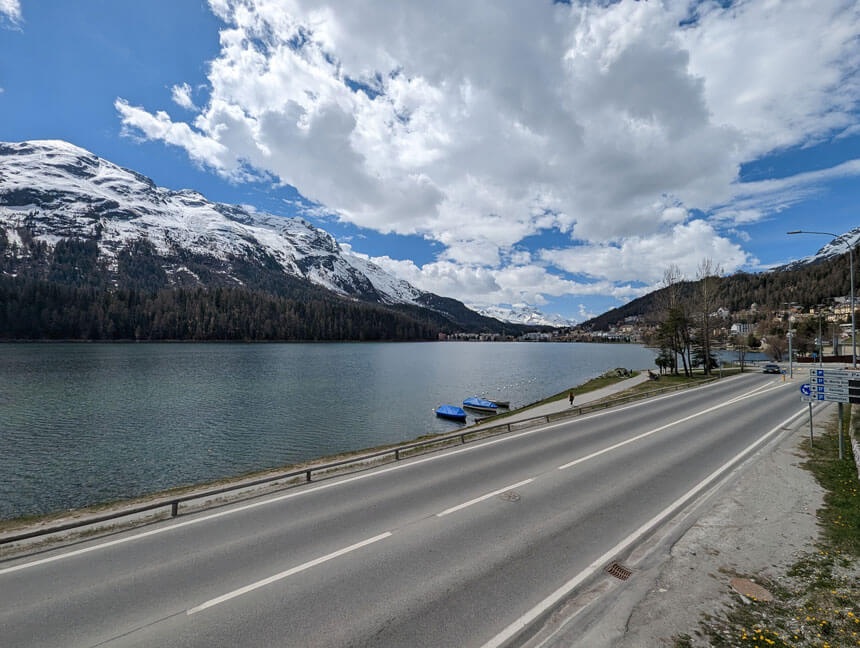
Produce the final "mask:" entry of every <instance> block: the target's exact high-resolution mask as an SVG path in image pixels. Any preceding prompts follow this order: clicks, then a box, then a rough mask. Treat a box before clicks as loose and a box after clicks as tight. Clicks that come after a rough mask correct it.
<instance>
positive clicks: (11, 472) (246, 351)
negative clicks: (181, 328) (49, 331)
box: [0, 342, 655, 519]
mask: <svg viewBox="0 0 860 648" xmlns="http://www.w3.org/2000/svg"><path fill="white" fill-rule="evenodd" d="M654 357H655V352H654V351H653V350H651V349H646V348H644V347H641V346H636V345H630V344H560V343H556V344H553V343H470V342H424V343H421V342H417V343H379V344H373V343H328V344H312V343H285V344H193V343H164V344H159V343H148V344H116V343H114V344H98V343H44V344H43V343H34V344H0V444H2V446H0V447H2V451H0V519H6V518H10V517H17V516H20V515H32V514H40V513H47V512H51V511H57V510H64V509H69V508H78V507H81V506H87V505H90V504H96V503H102V502H108V501H113V500H117V499H123V498H128V497H134V496H138V495H143V494H146V493H151V492H154V491H158V490H162V489H165V488H170V487H173V486H180V485H185V484H191V483H198V482H206V481H211V480H214V479H218V478H223V477H231V476H234V475H238V474H242V473H246V472H250V471H254V470H261V469H266V468H273V467H277V466H283V465H286V464H291V463H295V462H299V461H303V460H307V459H313V458H316V457H321V456H325V455H331V454H336V453H339V452H343V451H348V450H359V449H362V448H368V447H372V446H377V445H382V444H387V443H393V442H397V441H403V440H409V439H413V438H415V437H418V436H420V435H423V434H430V433H437V432H447V431H451V430H454V429H456V428H457V424H456V423H452V422H450V421H445V420H442V419H438V418H436V417H435V416H434V415H433V409H435V407H437V406H438V405H441V404H444V403H451V404H454V405H459V404H460V403H461V402H462V400H463V399H464V398H467V397H469V396H475V395H478V396H487V397H489V398H501V399H505V400H510V401H511V405H512V407H516V406H519V405H524V404H528V403H531V402H534V401H536V400H540V399H542V398H544V397H546V396H549V395H552V394H555V393H557V392H560V391H562V390H564V389H566V388H568V387H571V386H572V385H576V384H578V383H581V382H583V381H585V380H587V379H589V378H592V377H594V376H597V375H599V374H601V373H603V372H604V371H606V370H607V369H610V368H614V367H627V368H631V369H640V368H645V367H651V366H653V364H654V362H653V361H654ZM470 419H471V417H470Z"/></svg>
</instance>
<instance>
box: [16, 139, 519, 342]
mask: <svg viewBox="0 0 860 648" xmlns="http://www.w3.org/2000/svg"><path fill="white" fill-rule="evenodd" d="M0 237H2V238H0V262H2V265H0V275H2V276H5V277H7V278H16V277H18V278H24V277H26V278H28V280H38V281H49V282H50V281H62V282H66V283H69V282H72V283H74V284H75V285H77V286H79V287H80V286H91V287H92V286H100V287H111V286H112V288H113V289H126V288H131V289H134V290H145V291H149V292H155V291H159V290H164V289H187V290H193V289H194V288H199V287H210V288H213V287H219V286H220V287H222V288H225V289H230V288H237V289H243V290H249V291H263V292H266V293H269V294H272V295H274V296H278V297H290V298H292V296H294V295H296V294H308V295H312V296H313V299H328V298H329V297H328V296H327V295H329V294H330V295H331V296H332V297H337V298H340V299H345V300H347V301H356V302H361V303H367V304H376V305H377V306H379V307H381V308H391V309H394V312H397V313H400V314H401V316H403V317H406V318H409V319H410V320H416V319H417V320H420V321H424V322H427V323H428V326H430V329H427V330H428V331H432V330H436V329H438V330H440V331H443V330H446V331H450V330H471V331H483V330H486V331H490V332H497V331H501V330H508V331H510V330H511V329H512V325H510V324H507V323H503V322H500V321H498V320H494V319H492V318H487V317H484V316H482V315H480V314H478V313H475V312H474V311H471V310H470V309H468V308H467V307H466V306H465V305H463V304H462V303H461V302H458V301H456V300H453V299H450V298H445V297H441V296H438V295H434V294H432V293H428V292H425V291H422V290H419V289H417V288H415V287H414V286H412V285H411V284H409V283H408V282H406V281H403V280H400V279H398V278H396V277H393V276H392V275H390V274H388V273H387V272H385V271H384V270H383V269H382V268H380V267H379V266H376V265H375V264H373V263H372V262H370V261H368V260H366V259H363V258H361V257H359V256H356V255H353V254H349V253H347V252H346V251H344V250H343V249H342V248H341V247H340V245H339V244H338V243H337V241H336V240H335V239H334V237H333V236H331V234H329V233H328V232H325V231H324V230H322V229H319V228H317V227H315V226H313V225H312V224H311V223H309V222H308V221H306V220H304V219H302V218H286V217H280V216H275V215H272V214H267V213H263V212H257V211H255V210H253V209H251V208H248V207H243V206H238V205H227V204H224V203H217V202H212V201H209V200H208V199H206V198H205V196H203V195H202V194H200V193H199V192H197V191H194V190H191V189H182V190H178V191H175V190H171V189H167V188H164V187H159V186H157V185H156V184H155V183H154V182H153V181H152V180H151V179H150V178H148V177H146V176H144V175H142V174H140V173H138V172H136V171H133V170H130V169H125V168H123V167H120V166H118V165H116V164H113V163H112V162H109V161H108V160H105V159H103V158H100V157H99V156H97V155H95V154H93V153H91V152H89V151H87V150H85V149H82V148H80V147H77V146H75V145H74V144H71V143H68V142H65V141H62V140H33V141H26V142H0ZM71 242H77V243H76V244H75V245H72V244H71ZM58 268H61V270H59V269H58ZM84 269H85V271H84ZM84 275H86V276H84ZM297 282H298V283H297ZM303 282H304V283H307V284H309V286H312V287H313V289H311V288H310V287H308V288H303V287H302V283H303ZM431 322H432V324H430V323H431ZM419 328H420V327H419ZM401 329H402V330H407V329H409V326H404V327H401ZM416 330H417V329H416ZM422 330H424V329H422ZM520 330H522V329H521V328H520V329H518V328H517V327H516V326H514V327H513V332H515V333H516V332H520ZM425 332H426V331H425Z"/></svg>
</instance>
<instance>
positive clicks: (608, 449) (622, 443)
mask: <svg viewBox="0 0 860 648" xmlns="http://www.w3.org/2000/svg"><path fill="white" fill-rule="evenodd" d="M781 386H782V385H779V386H777V387H771V388H770V389H768V390H765V391H759V390H758V389H755V390H753V391H752V392H750V393H748V394H744V395H743V396H738V397H735V398H732V399H730V400H727V401H725V402H723V403H719V404H717V405H713V406H712V407H708V408H706V409H703V410H701V411H700V412H696V413H695V414H690V415H689V416H685V417H684V418H680V419H678V420H677V421H672V422H671V423H666V424H665V425H661V426H660V427H656V428H654V429H653V430H648V431H647V432H643V433H642V434H637V435H636V436H635V437H630V438H629V439H625V440H624V441H619V442H618V443H614V444H613V445H611V446H607V447H606V448H603V449H602V450H597V451H595V452H592V453H591V454H587V455H585V456H584V457H580V458H579V459H576V460H574V461H570V462H568V463H566V464H564V465H562V466H559V467H558V469H559V470H565V469H567V468H570V467H572V466H576V465H578V464H581V463H584V462H586V461H589V460H590V459H594V458H595V457H599V456H600V455H602V454H606V453H607V452H612V451H613V450H616V449H618V448H620V447H622V446H626V445H627V444H628V443H633V442H634V441H639V440H640V439H644V438H645V437H649V436H651V435H652V434H657V432H661V431H663V430H665V429H666V428H670V427H672V426H673V425H678V424H679V423H684V422H685V421H689V420H690V419H694V418H696V417H697V416H702V415H703V414H707V413H708V412H713V411H714V410H718V409H720V408H721V407H725V406H726V405H732V404H734V403H737V402H738V401H742V400H745V399H747V398H752V397H753V396H761V395H762V394H766V393H767V392H769V391H771V390H773V389H779V387H781Z"/></svg>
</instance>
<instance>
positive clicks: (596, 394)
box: [474, 369, 660, 427]
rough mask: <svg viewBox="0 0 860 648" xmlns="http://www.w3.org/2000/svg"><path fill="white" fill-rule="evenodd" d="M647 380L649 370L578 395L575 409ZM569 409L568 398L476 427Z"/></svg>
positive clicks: (656, 387) (656, 386)
mask: <svg viewBox="0 0 860 648" xmlns="http://www.w3.org/2000/svg"><path fill="white" fill-rule="evenodd" d="M647 380H648V370H647V369H643V370H641V373H640V374H639V375H638V376H634V377H633V378H628V379H627V380H622V381H620V382H617V383H615V384H613V385H607V386H606V387H601V388H600V389H595V390H594V391H590V392H588V393H586V394H577V395H576V398H575V400H574V401H573V408H574V409H575V408H577V407H581V406H583V405H586V404H587V403H593V402H595V401H599V400H602V399H604V398H606V397H608V396H612V395H614V394H618V393H620V392H623V391H625V390H627V389H630V388H631V387H635V386H636V385H639V384H641V383H643V382H647ZM654 384H655V387H654V389H659V388H660V385H659V382H657V383H654ZM569 409H571V406H570V402H569V401H568V400H567V398H562V399H561V400H558V401H553V402H552V403H546V404H545V405H538V406H537V407H531V408H529V409H520V410H512V412H511V414H510V415H508V416H505V417H504V418H500V419H496V418H495V417H492V418H491V419H490V420H488V421H487V422H486V423H480V424H478V425H476V426H474V427H486V426H490V425H497V424H499V423H516V422H517V421H524V420H526V419H530V418H538V417H541V416H546V415H547V414H555V413H557V412H564V411H567V410H569Z"/></svg>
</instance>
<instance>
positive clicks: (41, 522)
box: [0, 369, 644, 557]
mask: <svg viewBox="0 0 860 648" xmlns="http://www.w3.org/2000/svg"><path fill="white" fill-rule="evenodd" d="M613 371H615V370H614V369H613V370H609V371H607V372H605V373H604V374H601V376H597V377H595V378H591V379H589V380H586V381H585V382H583V383H580V384H579V385H576V386H574V387H571V388H570V389H569V390H575V391H576V392H577V394H578V395H585V394H589V393H597V392H601V394H600V396H599V397H598V398H596V399H590V401H592V402H593V401H594V400H601V399H603V398H604V397H605V396H608V395H613V394H618V393H621V392H623V391H625V388H624V387H621V385H622V384H623V383H625V382H628V381H629V380H630V378H627V377H626V376H619V377H618V380H617V381H616V382H614V383H612V384H609V385H605V384H601V383H605V376H606V374H608V373H612V372H613ZM641 371H644V370H641ZM641 371H640V372H639V374H640V375H641ZM630 373H631V374H632V373H636V372H630ZM625 378H626V380H625ZM595 383H596V384H595ZM589 384H595V386H594V388H593V389H590V390H585V391H582V390H583V388H584V387H587V386H588V385H589ZM569 390H565V392H562V393H566V392H567V391H569ZM557 397H558V394H556V395H553V396H549V397H547V398H546V399H543V400H541V401H538V402H537V403H531V404H529V405H524V406H523V407H520V408H517V409H512V410H509V411H508V412H505V413H504V414H502V415H500V416H499V417H498V418H499V420H500V421H505V419H508V418H509V417H510V416H511V415H517V414H522V413H523V412H525V411H528V410H530V409H534V408H536V407H539V406H540V405H541V403H546V402H547V401H549V402H550V404H552V402H553V401H552V399H554V398H557ZM555 402H558V401H555ZM583 402H585V401H583ZM492 418H493V419H495V418H496V417H492ZM492 427H493V421H492V420H490V421H486V420H485V421H482V422H476V423H474V424H472V425H468V426H464V427H462V428H460V431H461V432H465V433H466V434H470V435H475V436H477V437H481V436H484V435H486V434H487V433H488V431H490V430H492ZM449 435H450V433H436V434H425V435H421V436H418V437H415V438H413V439H411V440H404V441H399V442H396V443H389V444H384V445H380V446H374V447H371V448H362V449H360V450H354V451H346V452H341V453H337V454H334V455H327V456H323V457H318V458H315V459H311V460H308V461H303V462H299V463H296V464H287V465H284V466H278V467H275V468H269V469H263V470H257V471H251V472H247V473H243V474H240V475H234V476H230V477H223V478H220V479H215V480H212V481H207V482H199V483H195V484H185V485H181V486H175V487H173V488H169V489H165V490H161V491H155V492H152V493H149V494H146V495H141V496H138V497H134V498H131V499H123V500H115V501H111V502H104V503H100V504H93V505H90V506H86V507H82V508H77V509H70V510H62V511H55V512H51V513H45V514H36V515H32V516H20V517H15V518H8V519H5V520H0V540H2V539H3V538H4V537H10V536H14V535H17V534H20V533H27V532H30V531H36V530H39V529H42V528H47V527H51V526H57V525H62V524H66V523H70V522H79V521H85V520H86V519H88V518H97V517H99V516H103V515H106V514H108V515H109V514H112V513H119V512H122V511H123V510H131V509H134V508H135V507H138V506H141V505H148V504H154V503H158V502H160V501H162V500H164V501H165V505H164V506H165V508H166V509H167V510H162V509H158V510H156V511H153V512H147V513H140V514H137V515H130V516H129V517H128V518H122V519H119V520H116V521H113V522H103V523H99V522H94V523H93V525H91V526H92V527H95V528H90V526H81V527H78V528H76V529H71V530H69V531H65V532H58V533H57V534H50V535H45V536H39V537H36V538H33V539H30V540H24V541H21V543H15V547H14V548H12V547H10V546H9V545H0V557H6V555H7V554H11V552H12V551H14V550H15V549H24V548H31V547H33V546H41V545H43V544H53V543H55V542H58V541H63V540H66V539H69V538H79V537H82V536H85V535H91V534H92V533H99V532H102V530H105V531H114V530H118V529H120V528H126V527H131V526H138V525H140V524H148V523H151V522H155V521H158V520H161V519H164V518H169V517H170V511H169V506H170V504H169V502H170V499H171V498H174V497H177V496H183V497H185V496H188V495H193V494H194V493H197V492H199V493H201V499H200V500H199V501H193V502H189V503H188V504H183V514H188V513H192V512H196V511H199V510H201V509H204V508H212V507H216V506H223V505H225V504H228V503H231V502H235V501H239V500H242V499H250V498H254V497H259V496H261V495H265V494H268V493H271V492H274V491H277V490H282V489H284V488H290V487H292V486H293V485H296V484H295V482H296V481H297V479H298V478H296V477H293V478H285V479H284V480H275V481H273V482H271V483H268V484H262V485H260V484H257V485H253V484H252V485H249V486H248V487H247V488H243V487H242V484H243V483H250V482H254V481H255V480H259V479H263V478H266V477H269V476H277V475H280V474H283V473H285V472H292V471H304V470H312V469H314V467H322V466H325V465H326V464H329V463H333V462H337V461H341V460H344V459H349V458H360V457H361V456H363V455H370V454H372V453H374V452H379V451H385V450H395V449H397V448H399V447H402V446H408V445H409V444H411V443H415V442H420V441H432V440H433V439H434V438H440V439H443V438H444V437H446V436H449ZM441 443H445V442H444V441H441ZM438 449H442V448H440V447H438V446H436V445H430V446H428V447H427V449H426V450H419V451H417V452H416V454H423V453H426V452H433V451H435V450H438ZM388 461H390V460H388V459H380V458H368V460H367V461H366V462H356V463H355V464H353V465H351V466H346V467H345V468H344V469H342V470H337V469H333V471H332V473H331V474H330V475H329V476H336V475H339V474H345V473H347V472H357V471H361V470H367V469H369V468H372V467H375V466H377V465H380V464H381V463H387V462H388ZM225 486H235V487H236V490H235V491H232V492H230V493H223V494H219V495H213V496H210V497H207V496H206V495H205V493H206V492H207V491H209V490H212V489H213V488H220V487H225ZM106 527H107V528H106Z"/></svg>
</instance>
